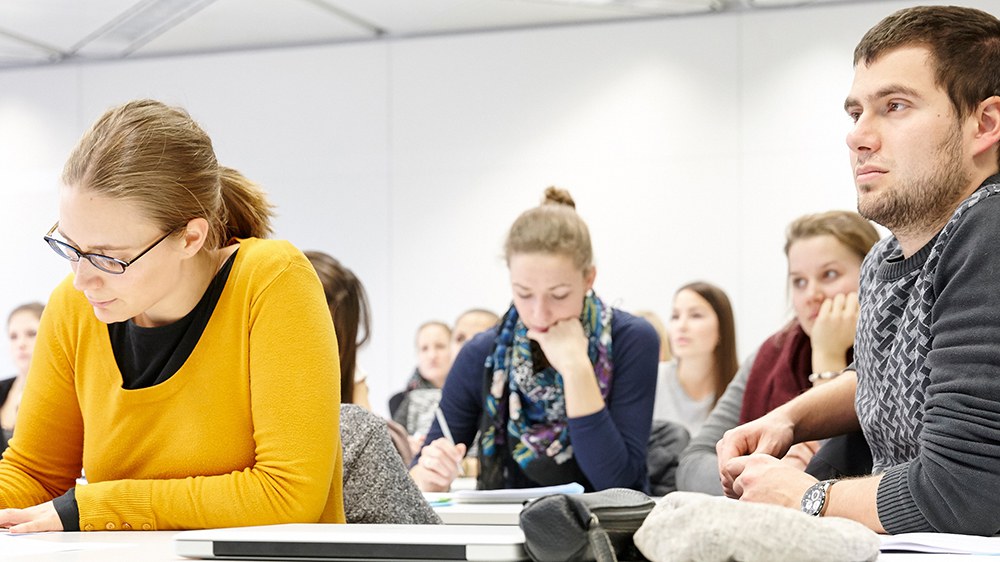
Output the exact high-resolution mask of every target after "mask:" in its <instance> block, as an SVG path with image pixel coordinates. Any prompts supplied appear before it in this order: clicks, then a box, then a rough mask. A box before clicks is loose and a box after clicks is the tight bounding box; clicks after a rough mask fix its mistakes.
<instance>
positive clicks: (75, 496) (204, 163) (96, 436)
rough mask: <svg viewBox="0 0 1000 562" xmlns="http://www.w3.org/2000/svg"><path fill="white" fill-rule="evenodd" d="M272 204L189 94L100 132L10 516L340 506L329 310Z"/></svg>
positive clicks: (63, 521) (25, 524)
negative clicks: (276, 227) (218, 149)
mask: <svg viewBox="0 0 1000 562" xmlns="http://www.w3.org/2000/svg"><path fill="white" fill-rule="evenodd" d="M270 217H271V205H270V204H269V203H268V202H267V199H266V196H265V194H264V193H263V192H262V191H261V190H260V188H258V187H257V186H256V185H255V184H253V183H252V182H250V181H249V180H247V179H246V178H244V177H243V176H242V175H240V174H239V173H238V172H237V171H236V170H233V169H231V168H226V167H223V166H220V165H219V163H218V162H217V160H216V157H215V152H214V150H213V148H212V142H211V140H210V139H209V137H208V135H207V134H206V133H205V132H204V131H203V130H202V129H201V128H200V127H199V126H198V124H197V123H195V122H194V120H193V119H192V118H191V117H190V116H189V115H188V114H187V113H186V112H185V111H184V110H182V109H179V108H173V107H169V106H166V105H164V104H162V103H160V102H157V101H152V100H138V101H133V102H129V103H126V104H124V105H121V106H118V107H115V108H112V109H111V110H109V111H108V112H106V113H105V114H104V115H103V116H102V117H101V118H100V119H98V121H97V122H96V123H95V124H94V125H93V126H92V127H91V129H90V130H89V131H88V132H87V133H86V134H84V136H83V138H82V139H81V140H80V141H79V143H78V144H77V146H76V148H75V149H74V150H73V152H72V153H71V155H70V157H69V159H68V161H67V162H66V166H65V168H64V170H63V174H62V186H61V187H60V189H59V216H58V221H57V222H56V224H54V225H53V226H52V228H50V229H49V231H48V232H47V233H46V234H45V241H46V242H47V243H48V245H49V247H50V249H51V251H54V252H55V253H56V255H58V256H59V257H60V258H63V259H66V260H68V261H69V266H70V268H71V269H72V273H71V274H70V275H69V276H67V277H66V279H65V280H64V281H63V282H62V283H60V284H59V285H58V286H57V287H56V289H55V290H54V291H53V293H52V296H51V298H50V299H49V302H48V305H47V306H46V313H45V314H44V315H43V316H42V321H41V325H40V326H39V330H38V340H37V342H36V350H35V351H36V353H35V357H34V359H33V361H32V364H31V370H30V372H29V374H28V380H27V384H26V385H25V391H24V397H23V399H22V401H21V407H20V412H19V413H18V425H17V430H16V437H15V438H14V439H13V440H12V441H11V444H10V448H8V449H7V452H6V453H5V454H4V457H3V460H2V461H0V508H15V509H2V510H0V527H8V528H10V530H11V532H34V531H54V530H67V531H69V530H84V531H89V530H102V531H104V530H159V529H188V528H205V527H234V526H245V525H267V524H274V523H293V522H298V523H315V522H331V523H338V522H344V520H345V518H344V506H343V497H342V461H341V447H340V431H339V427H338V420H339V417H338V411H339V410H338V404H339V402H340V393H339V388H340V383H339V379H340V370H339V360H338V358H337V354H336V348H337V344H336V339H335V336H334V331H333V322H332V321H331V319H330V312H329V310H328V309H327V306H326V302H325V301H324V299H323V289H322V287H321V286H320V283H319V280H318V279H317V277H316V273H315V272H314V271H313V268H312V266H311V265H310V264H309V261H308V260H306V258H305V256H303V255H302V252H300V251H299V250H297V249H296V248H294V247H293V246H292V245H291V244H289V243H288V242H284V241H277V240H265V239H262V237H265V236H267V235H268V234H269V233H270V230H271V227H270ZM289 310H294V311H295V314H289V313H288V311H289ZM81 469H86V474H87V480H88V482H89V483H88V484H86V485H81V486H76V487H74V486H75V483H76V478H77V477H78V476H79V475H80V471H81Z"/></svg>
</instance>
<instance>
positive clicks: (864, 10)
mask: <svg viewBox="0 0 1000 562" xmlns="http://www.w3.org/2000/svg"><path fill="white" fill-rule="evenodd" d="M910 4H911V3H909V2H872V3H870V4H863V5H858V4H853V5H849V6H816V7H806V8H800V9H796V10H794V11H789V10H767V11H759V12H747V13H732V14H720V15H710V16H699V17H689V18H682V19H672V20H660V21H654V22H645V23H625V24H614V25H590V26H579V27H563V28H553V29H539V30H529V31H513V32H502V33H484V34H473V35H460V36H451V37H438V38H425V39H413V40H400V41H387V42H372V43H360V44H359V43H355V44H349V45H336V46H329V47H319V48H305V49H290V50H275V51H267V52H248V53H239V54H227V55H213V56H200V57H178V58H167V59H146V60H137V61H130V62H118V63H102V64H88V65H64V66H59V67H54V68H38V69H23V70H11V71H6V72H0V240H2V247H3V254H2V255H3V257H4V260H3V265H0V272H2V273H0V311H6V310H10V308H12V307H13V306H14V305H16V304H18V303H20V302H22V301H25V300H30V299H42V300H44V299H45V297H46V295H47V293H48V291H49V290H50V289H51V287H52V286H53V285H54V284H55V283H56V282H57V281H58V280H59V279H60V278H61V277H62V276H63V275H64V274H65V273H66V272H67V271H68V267H67V266H66V264H65V263H64V262H60V261H59V259H58V258H56V257H55V256H54V255H52V254H51V253H50V252H49V250H48V249H47V248H45V247H44V244H43V243H42V241H41V235H42V234H43V233H44V232H45V230H47V229H48V228H49V226H51V224H52V222H54V220H55V218H56V216H55V213H56V204H55V198H56V186H57V182H58V175H59V171H60V169H61V165H62V162H63V160H64V158H65V157H66V155H67V153H68V152H69V151H70V149H71V148H72V146H73V144H74V142H75V140H76V139H77V138H78V137H79V135H80V134H81V133H82V132H83V131H84V130H85V128H86V127H87V126H88V125H89V124H90V123H91V122H92V121H93V120H94V119H96V118H97V116H98V115H99V114H100V113H101V112H102V111H103V110H104V109H106V108H107V107H109V106H111V105H114V104H117V103H120V102H122V101H124V100H127V99H130V98H133V97H140V96H149V97H156V98H160V99H163V100H164V101H167V102H168V103H173V104H179V105H183V106H185V107H186V108H187V109H188V110H189V111H190V112H191V113H192V114H193V115H194V116H195V118H196V119H198V120H199V121H200V122H201V123H202V125H203V126H204V127H205V128H206V130H208V132H209V133H210V134H211V135H212V137H213V140H214V141H215V144H216V149H217V151H218V153H219V156H220V160H221V161H223V162H224V163H226V164H228V165H231V166H234V167H236V168H239V169H241V170H242V171H244V172H245V173H246V174H247V175H249V176H250V177H252V178H253V179H255V180H257V181H259V182H260V183H262V184H263V185H264V186H265V188H267V189H268V191H269V192H270V193H271V195H272V198H273V200H274V202H275V203H277V204H278V211H279V214H280V216H279V218H278V220H277V225H276V226H277V230H278V236H279V237H283V238H287V239H290V240H291V241H293V242H294V243H295V244H297V245H299V246H300V247H301V248H303V249H320V250H324V251H327V252H329V253H331V254H333V255H335V256H337V257H338V258H340V259H341V260H342V261H343V262H344V263H346V264H347V265H348V266H349V267H351V268H352V269H354V270H355V271H356V272H357V273H358V274H359V276H360V277H361V279H362V280H363V281H364V283H365V285H366V287H367V289H368V291H369V293H370V298H371V301H372V306H373V308H374V337H373V340H372V342H371V344H370V345H369V346H368V347H367V348H365V349H364V350H363V351H362V354H361V364H362V365H363V366H364V367H365V368H366V369H367V370H368V371H369V373H370V377H371V379H370V384H371V386H372V399H373V403H374V404H375V406H376V407H377V408H384V404H385V400H386V398H387V397H388V396H389V395H390V394H392V393H393V392H395V391H396V390H398V389H399V388H401V387H402V384H403V382H404V380H405V377H406V376H407V375H408V373H409V372H410V370H411V369H412V365H413V362H414V353H413V333H414V331H415V329H416V327H417V325H418V324H420V323H421V322H422V321H424V320H427V319H430V318H439V319H442V320H445V321H448V322H451V321H453V320H454V318H455V316H457V315H458V313H459V312H461V311H462V310H464V309H466V308H469V307H472V306H485V307H488V308H492V309H494V310H496V311H497V312H501V311H502V310H503V309H505V308H506V306H507V303H508V301H509V289H508V287H507V283H506V271H505V267H504V265H503V261H502V259H501V257H500V253H501V245H502V241H503V237H504V234H505V231H506V228H507V227H508V226H509V224H510V222H511V221H512V220H513V219H514V218H515V217H516V216H517V214H518V213H519V212H520V211H522V210H524V209H526V208H528V207H529V206H532V205H534V204H535V203H537V201H538V199H539V197H540V195H541V193H542V190H543V189H544V187H545V186H547V185H550V184H555V185H560V186H563V187H566V188H569V189H570V190H571V191H572V193H573V195H574V197H575V198H576V200H577V204H578V210H579V212H580V213H581V214H582V216H583V217H584V218H585V219H586V220H587V221H588V223H589V224H590V227H591V230H592V236H593V238H594V242H595V252H596V258H597V264H598V278H597V284H596V287H597V290H598V292H599V293H600V294H601V295H602V296H603V297H604V298H605V299H606V300H609V301H611V302H615V303H617V304H618V305H620V306H621V307H623V308H625V309H636V308H652V309H654V310H655V311H657V312H659V313H660V314H661V315H664V316H666V315H667V314H668V313H669V301H670V297H671V295H672V292H673V290H674V289H675V288H676V287H677V286H678V285H680V284H682V283H685V282H687V281H690V280H694V279H705V280H709V281H712V282H715V283H717V284H719V285H720V286H722V287H723V288H724V289H726V291H728V292H729V295H730V297H731V298H732V300H733V302H734V305H735V307H736V318H737V326H738V335H739V345H740V353H741V354H746V353H749V352H750V351H752V350H753V349H754V348H755V347H756V345H757V344H758V343H759V342H760V341H761V340H762V339H763V338H765V337H766V336H767V335H768V334H769V333H771V332H772V331H774V330H775V329H776V328H777V327H778V326H779V325H780V324H781V323H782V322H783V321H784V320H785V319H786V318H787V315H788V310H787V308H788V307H787V304H786V301H785V283H784V271H785V264H784V256H783V254H782V251H781V248H782V245H783V232H784V227H785V225H786V224H787V223H788V222H789V221H790V220H792V219H793V218H795V217H796V216H798V215H801V214H803V213H806V212H815V211H821V210H827V209H831V208H843V209H851V208H853V207H854V194H853V186H852V182H851V176H850V172H849V169H848V165H847V150H846V147H845V145H844V141H843V139H844V135H845V134H846V132H847V129H848V126H849V120H848V119H847V118H846V116H844V114H843V110H842V104H843V98H844V95H845V94H846V92H847V89H848V87H849V85H850V81H851V76H852V68H851V54H852V51H853V48H854V45H855V43H856V42H857V40H858V39H859V38H860V37H861V35H862V34H863V33H864V31H865V30H866V29H867V28H868V27H870V26H871V25H873V24H874V23H875V22H877V21H878V20H879V19H880V18H881V17H883V16H885V15H887V14H888V13H890V12H891V11H893V10H895V9H897V8H900V7H903V6H906V5H910ZM966 4H967V5H971V6H976V7H980V8H983V9H987V10H991V11H993V12H994V13H996V12H997V11H998V10H1000V1H997V0H994V1H979V2H966ZM0 356H3V358H2V360H0V361H6V360H7V358H6V355H5V354H3V353H0ZM12 369H13V367H11V366H10V364H9V362H0V372H9V371H12Z"/></svg>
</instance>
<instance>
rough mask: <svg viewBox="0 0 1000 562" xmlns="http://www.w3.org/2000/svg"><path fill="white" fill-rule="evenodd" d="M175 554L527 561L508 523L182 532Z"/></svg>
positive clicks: (289, 526)
mask: <svg viewBox="0 0 1000 562" xmlns="http://www.w3.org/2000/svg"><path fill="white" fill-rule="evenodd" d="M174 548H175V551H176V553H177V554H178V555H180V556H184V557H187V558H199V559H243V560H288V559H295V560H333V561H352V560H482V561H486V560H495V561H513V560H527V559H528V556H527V554H525V552H524V533H523V532H521V529H520V528H519V527H516V526H513V525H335V524H322V523H317V524H287V525H267V526H262V527H237V528H230V529H206V530H201V531H182V532H180V533H177V534H176V535H174Z"/></svg>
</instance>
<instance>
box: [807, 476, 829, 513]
mask: <svg viewBox="0 0 1000 562" xmlns="http://www.w3.org/2000/svg"><path fill="white" fill-rule="evenodd" d="M828 486H829V484H828V483H827V482H817V483H816V484H813V485H812V486H810V487H809V489H808V490H806V493H805V495H803V496H802V511H804V512H805V513H808V514H809V515H819V513H820V512H821V511H822V510H823V504H824V503H826V489H827V487H828Z"/></svg>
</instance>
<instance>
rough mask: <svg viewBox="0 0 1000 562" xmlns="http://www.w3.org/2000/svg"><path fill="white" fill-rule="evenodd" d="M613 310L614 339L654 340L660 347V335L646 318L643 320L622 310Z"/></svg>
mask: <svg viewBox="0 0 1000 562" xmlns="http://www.w3.org/2000/svg"><path fill="white" fill-rule="evenodd" d="M613 310H614V312H613V313H612V315H611V332H612V337H614V338H615V339H618V338H621V337H629V338H631V337H634V338H639V339H644V338H652V339H654V340H656V341H657V345H659V341H660V336H659V334H657V333H656V329H655V328H653V325H652V324H650V323H649V322H647V321H646V319H645V318H641V317H639V316H636V315H634V314H631V313H629V312H626V311H624V310H622V309H620V308H615V309H613Z"/></svg>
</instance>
